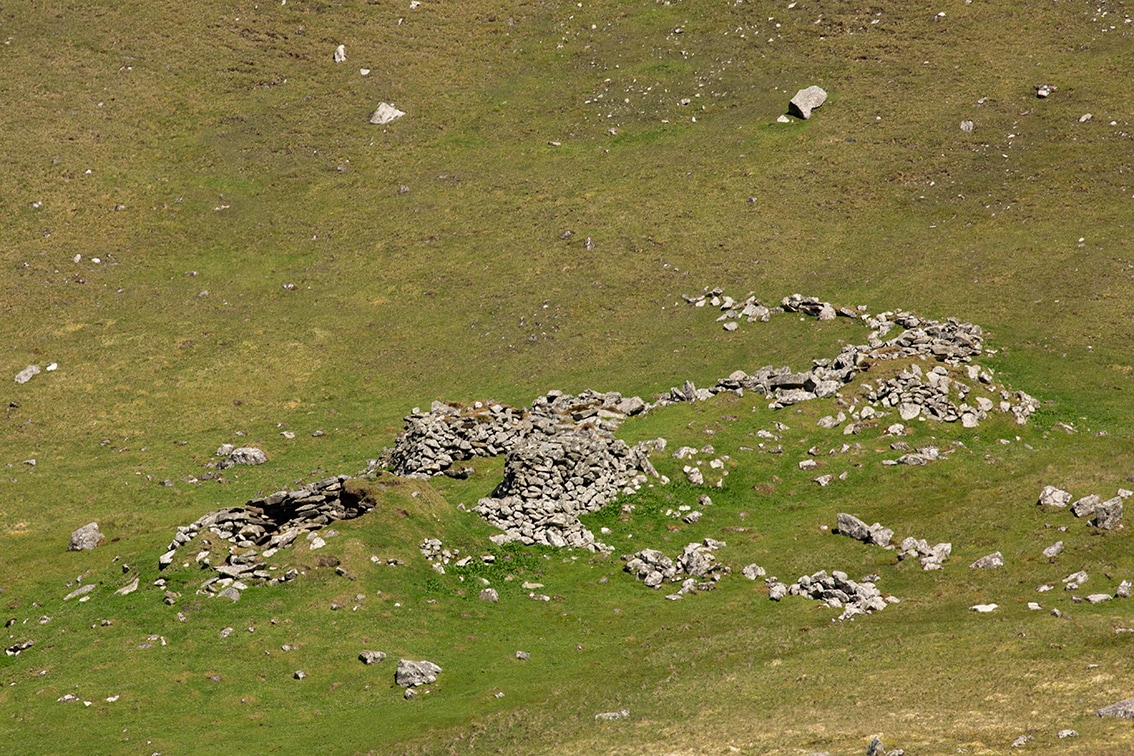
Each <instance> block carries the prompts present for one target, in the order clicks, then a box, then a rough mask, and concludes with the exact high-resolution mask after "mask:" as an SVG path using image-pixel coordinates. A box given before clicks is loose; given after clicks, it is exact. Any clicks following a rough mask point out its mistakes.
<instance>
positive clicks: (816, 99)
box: [788, 86, 827, 121]
mask: <svg viewBox="0 0 1134 756" xmlns="http://www.w3.org/2000/svg"><path fill="white" fill-rule="evenodd" d="M826 101H827V93H826V92H825V91H824V90H823V89H822V88H820V87H817V86H810V87H807V88H806V89H801V90H799V91H798V92H796V93H795V97H793V98H791V102H790V103H789V104H788V112H789V113H791V114H792V115H794V116H798V117H800V118H802V119H803V120H805V121H806V120H807V119H809V118H811V111H813V110H815V109H816V108H818V107H820V106H822V104H823V103H825V102H826Z"/></svg>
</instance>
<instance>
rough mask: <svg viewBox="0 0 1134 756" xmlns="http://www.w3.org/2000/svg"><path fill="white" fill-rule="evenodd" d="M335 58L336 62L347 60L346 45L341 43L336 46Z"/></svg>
mask: <svg viewBox="0 0 1134 756" xmlns="http://www.w3.org/2000/svg"><path fill="white" fill-rule="evenodd" d="M334 60H335V62H336V63H343V62H345V61H346V45H339V46H338V47H336V48H335V57H334Z"/></svg>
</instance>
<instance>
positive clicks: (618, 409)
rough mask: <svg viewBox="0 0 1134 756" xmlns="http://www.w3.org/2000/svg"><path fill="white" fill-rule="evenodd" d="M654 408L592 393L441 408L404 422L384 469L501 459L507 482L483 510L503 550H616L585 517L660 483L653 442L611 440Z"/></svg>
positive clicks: (418, 470) (410, 471) (421, 473)
mask: <svg viewBox="0 0 1134 756" xmlns="http://www.w3.org/2000/svg"><path fill="white" fill-rule="evenodd" d="M646 409H647V405H646V403H645V402H644V401H642V400H641V399H640V398H638V397H623V396H622V395H621V394H619V393H617V392H611V393H600V392H596V391H590V390H588V391H584V392H583V393H581V394H579V395H577V396H572V395H570V394H564V393H563V392H561V391H551V392H548V393H547V394H546V395H544V396H541V397H539V398H537V399H536V400H535V401H534V402H532V405H531V407H528V408H524V409H515V408H512V407H507V406H505V405H502V404H492V403H489V404H486V403H484V402H476V403H474V404H472V405H469V406H465V407H462V406H460V405H455V404H446V403H443V402H434V403H433V406H432V407H431V408H430V411H429V412H427V413H425V412H420V411H415V412H414V413H413V414H411V415H410V416H409V417H407V418H406V430H405V431H404V432H403V433H402V434H401V435H399V436H398V438H397V440H396V442H395V444H394V448H393V449H389V450H386V451H385V452H384V453H383V456H382V458H381V459H380V460H379V461H378V463H379V464H380V465H382V466H386V467H389V468H390V469H392V470H393V471H394V472H395V473H396V474H399V475H412V476H416V477H430V476H433V475H440V474H446V473H448V472H449V471H450V470H451V469H452V466H453V464H454V463H455V462H458V461H462V460H468V459H472V458H473V457H493V456H498V455H501V454H503V455H504V457H505V459H504V479H503V480H502V481H501V482H500V484H499V485H498V486H497V487H496V489H495V490H494V491H493V492H492V495H491V496H488V497H485V498H482V499H481V500H480V501H479V502H478V503H477V506H476V508H475V511H476V512H477V513H478V514H480V515H481V516H482V517H483V518H484V519H485V520H487V521H488V522H489V523H491V524H492V525H495V526H496V527H498V528H500V529H501V530H503V531H504V532H503V533H502V534H500V535H498V536H493V539H492V540H493V541H494V542H495V543H497V544H501V543H507V542H512V541H516V542H519V543H522V544H525V545H531V544H542V545H547V546H556V547H564V546H567V547H571V548H582V549H588V550H590V551H599V550H605V551H609V550H610V549H609V547H607V546H605V545H603V544H602V543H599V542H598V541H596V540H595V536H594V534H593V533H591V532H590V531H589V530H587V529H586V528H585V527H583V524H582V523H581V522H579V519H578V516H579V515H580V514H583V513H586V512H595V511H597V510H599V509H601V508H602V507H603V506H605V505H606V504H608V503H609V502H611V501H613V500H614V498H615V497H616V496H618V495H619V494H620V493H629V492H632V491H633V490H635V489H636V488H637V487H640V486H641V485H642V483H644V482H645V481H646V480H647V479H648V476H654V477H656V476H657V471H655V470H654V468H653V465H651V464H650V461H649V456H648V448H647V445H645V444H638V445H636V446H633V447H631V446H629V445H627V444H626V443H625V442H624V441H622V440H620V439H617V438H615V437H614V435H613V433H612V431H614V430H616V429H617V428H618V426H619V425H620V424H621V422H622V421H623V420H624V419H625V418H626V417H628V416H631V415H636V414H640V413H641V412H644V411H645V410H646Z"/></svg>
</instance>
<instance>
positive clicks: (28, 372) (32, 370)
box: [16, 365, 40, 383]
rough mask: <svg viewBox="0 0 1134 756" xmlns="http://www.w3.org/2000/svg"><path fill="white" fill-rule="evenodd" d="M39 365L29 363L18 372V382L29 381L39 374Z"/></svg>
mask: <svg viewBox="0 0 1134 756" xmlns="http://www.w3.org/2000/svg"><path fill="white" fill-rule="evenodd" d="M39 373H40V369H39V365H28V366H27V367H26V368H24V369H23V370H21V371H20V372H18V373H16V383H27V382H28V381H30V380H31V379H32V378H35V377H36V376H37V375H39Z"/></svg>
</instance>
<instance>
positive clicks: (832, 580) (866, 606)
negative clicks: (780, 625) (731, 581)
mask: <svg viewBox="0 0 1134 756" xmlns="http://www.w3.org/2000/svg"><path fill="white" fill-rule="evenodd" d="M877 580H878V576H876V575H868V576H867V577H865V578H863V579H862V580H861V581H858V582H856V581H854V580H851V579H850V578H848V577H847V574H846V573H845V572H841V571H840V570H832V571H831V574H830V575H828V574H827V571H826V570H820V571H819V572H816V573H815V574H814V575H804V576H802V577H801V578H799V580H797V581H795V582H794V583H792V584H791V585H790V586H785V585H784V584H783V583H781V582H780V581H779V580H778V579H776V578H774V577H770V578H767V579H766V580H765V582H766V583H767V585H768V591H769V597H770V598H771V599H772V600H773V601H779V600H781V599H782V598H783V597H784V596H786V595H791V596H803V597H805V598H809V599H812V600H814V601H823V602H825V603H826V604H827V606H829V607H831V608H832V609H842V610H843V612H842V614H840V615H839V619H840V620H845V619H850V618H851V617H854V616H856V615H859V614H870V613H872V612H880V611H882V610H883V609H885V608H886V605H887V604H888V603H896V602H897V599H895V598H894V597H893V596H887V597H883V596H882V593H881V591H879V590H878V587H877V586H876V585H875V582H876V581H877Z"/></svg>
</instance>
